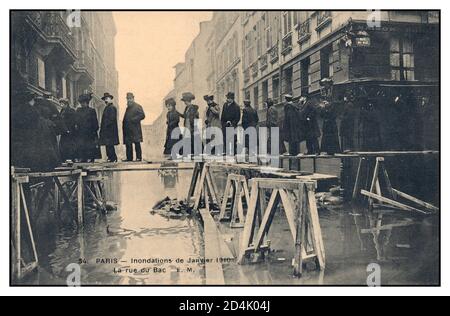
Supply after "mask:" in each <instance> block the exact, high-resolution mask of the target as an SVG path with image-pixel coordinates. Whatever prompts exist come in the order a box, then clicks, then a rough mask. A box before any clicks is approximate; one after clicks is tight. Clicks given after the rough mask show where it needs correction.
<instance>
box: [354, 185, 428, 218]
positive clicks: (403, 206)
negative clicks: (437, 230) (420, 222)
mask: <svg viewBox="0 0 450 316" xmlns="http://www.w3.org/2000/svg"><path fill="white" fill-rule="evenodd" d="M361 194H362V195H365V196H367V197H369V198H371V199H374V200H377V201H380V202H383V203H386V204H390V205H393V206H395V207H398V208H399V209H402V210H404V211H411V212H418V213H421V214H424V215H429V213H427V212H424V211H422V210H419V209H417V208H414V207H411V206H409V205H406V204H403V203H400V202H397V201H394V200H391V199H388V198H386V197H383V196H380V195H378V194H375V193H371V192H368V191H366V190H361Z"/></svg>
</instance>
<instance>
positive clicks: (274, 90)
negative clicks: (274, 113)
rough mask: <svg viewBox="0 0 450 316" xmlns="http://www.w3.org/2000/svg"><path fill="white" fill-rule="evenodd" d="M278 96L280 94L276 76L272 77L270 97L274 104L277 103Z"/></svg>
mask: <svg viewBox="0 0 450 316" xmlns="http://www.w3.org/2000/svg"><path fill="white" fill-rule="evenodd" d="M279 96H280V78H279V77H278V76H276V77H274V78H273V79H272V99H273V102H274V103H275V104H276V103H278V98H279Z"/></svg>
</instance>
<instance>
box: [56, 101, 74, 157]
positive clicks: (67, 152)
mask: <svg viewBox="0 0 450 316" xmlns="http://www.w3.org/2000/svg"><path fill="white" fill-rule="evenodd" d="M59 104H60V105H61V118H62V121H63V122H64V126H65V131H64V132H63V133H62V134H61V140H60V150H61V158H62V161H74V160H75V159H76V158H77V135H76V134H77V114H76V112H75V110H74V109H72V107H71V106H70V102H69V100H68V99H61V100H59Z"/></svg>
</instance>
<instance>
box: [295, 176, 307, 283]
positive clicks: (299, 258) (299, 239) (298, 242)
mask: <svg viewBox="0 0 450 316" xmlns="http://www.w3.org/2000/svg"><path fill="white" fill-rule="evenodd" d="M299 191H300V192H299V201H298V218H297V231H296V236H295V260H294V274H295V275H296V276H301V275H302V274H303V260H304V259H305V257H306V251H305V250H304V249H305V243H306V240H305V239H306V210H307V207H308V204H307V203H308V197H307V195H306V191H305V185H303V184H302V185H301V186H300V190H299Z"/></svg>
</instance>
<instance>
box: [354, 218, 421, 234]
mask: <svg viewBox="0 0 450 316" xmlns="http://www.w3.org/2000/svg"><path fill="white" fill-rule="evenodd" d="M418 224H419V223H416V222H411V221H405V222H402V223H397V224H387V225H382V226H377V227H375V228H363V229H361V234H371V233H375V232H380V231H384V230H392V229H393V228H399V227H408V226H413V225H418Z"/></svg>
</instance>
